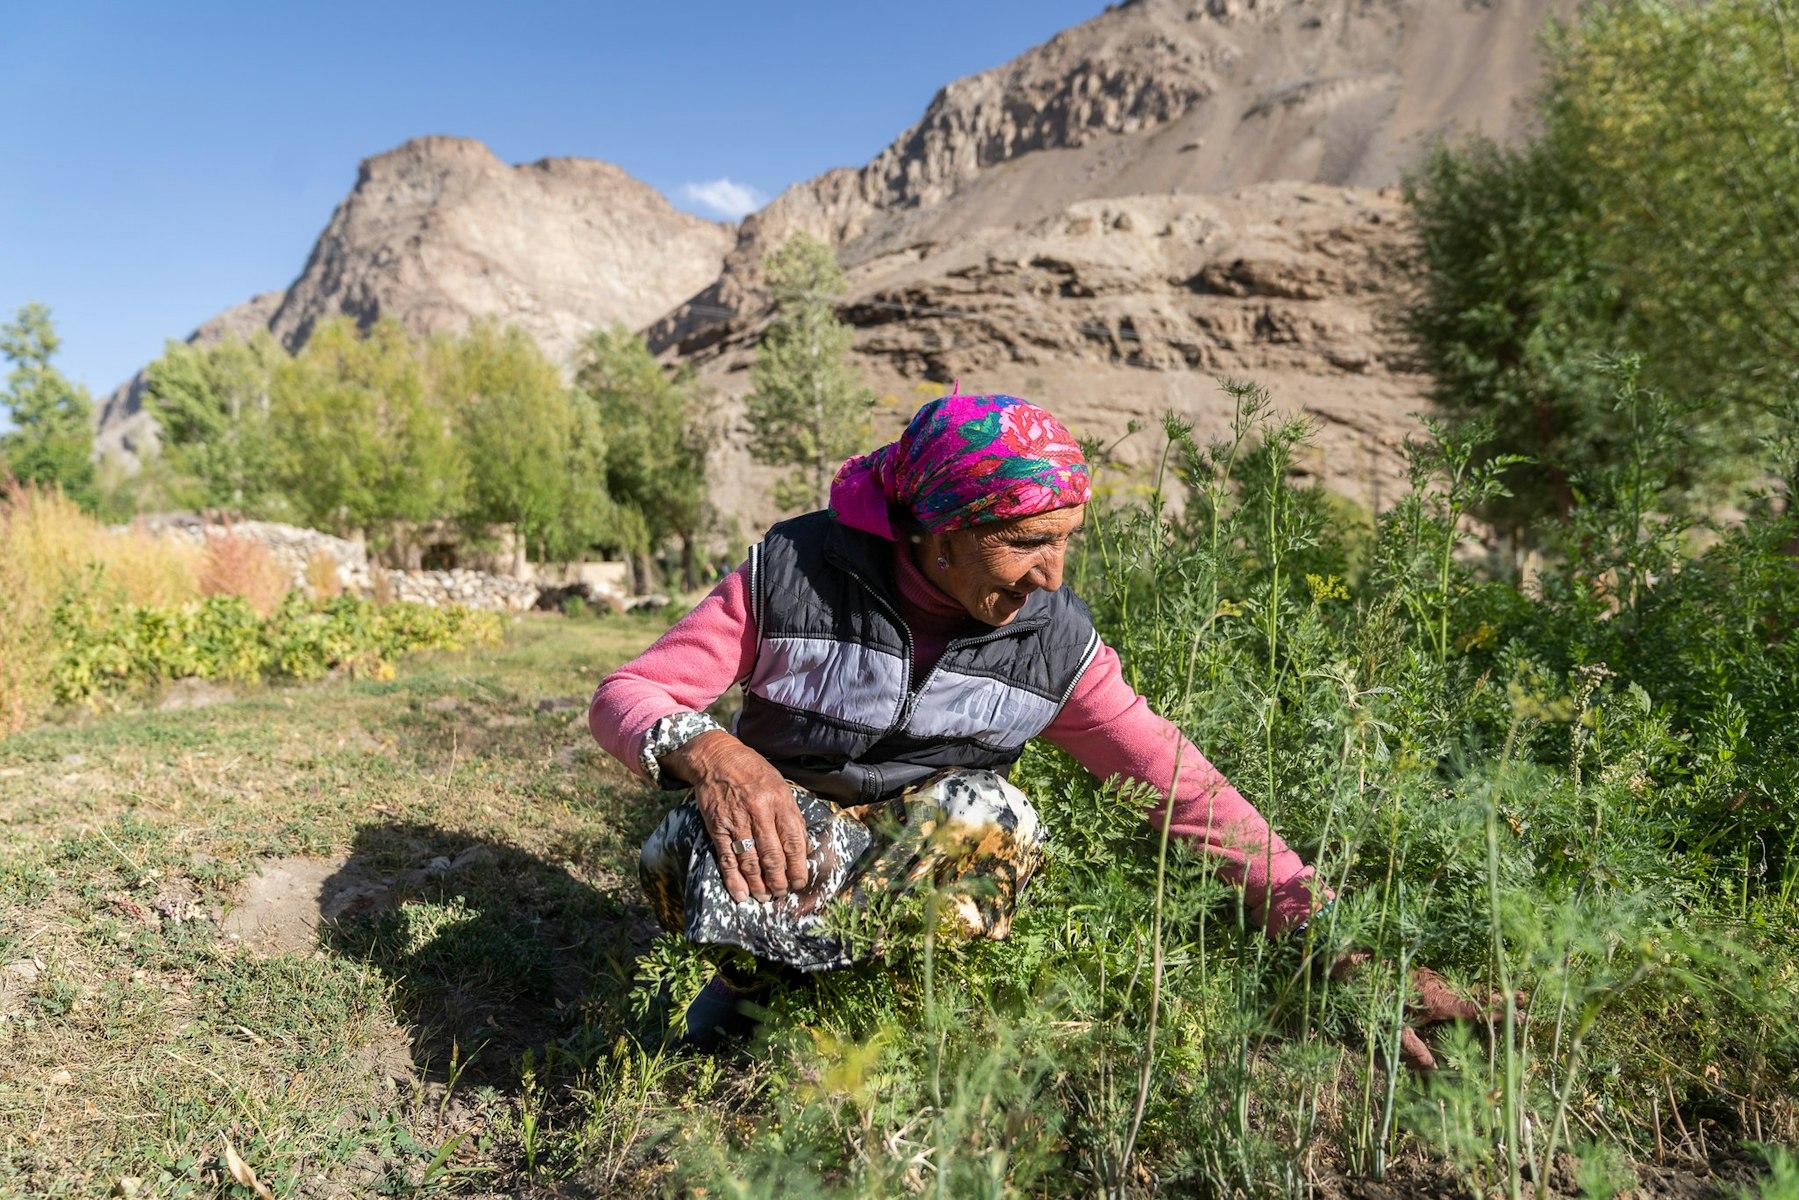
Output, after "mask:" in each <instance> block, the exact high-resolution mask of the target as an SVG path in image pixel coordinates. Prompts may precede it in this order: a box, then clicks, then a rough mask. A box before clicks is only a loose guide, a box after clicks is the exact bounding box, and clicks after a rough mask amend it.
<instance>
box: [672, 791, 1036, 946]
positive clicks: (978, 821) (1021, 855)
mask: <svg viewBox="0 0 1799 1200" xmlns="http://www.w3.org/2000/svg"><path fill="white" fill-rule="evenodd" d="M793 798H794V801H795V803H797V804H798V805H799V808H800V813H801V815H803V816H804V817H805V818H806V837H807V844H808V854H807V859H808V862H809V863H810V866H811V883H810V884H809V885H808V887H807V888H806V890H805V891H804V892H802V893H798V894H794V895H789V896H787V897H785V898H784V899H782V900H769V901H756V900H746V901H744V902H743V903H742V904H739V903H737V902H736V901H734V900H732V899H731V897H730V894H729V893H727V892H726V891H725V885H724V879H723V877H722V876H721V875H720V874H719V869H718V860H717V859H716V857H715V856H714V854H713V851H712V842H711V839H710V838H709V837H707V835H706V826H705V822H704V821H703V819H702V818H701V816H700V812H699V809H698V808H697V807H696V806H695V805H694V804H693V802H692V801H689V802H688V803H686V804H683V805H681V806H680V807H679V808H676V809H674V810H672V811H671V812H670V813H669V814H668V816H667V817H665V818H664V819H663V821H662V824H661V825H660V826H658V827H657V829H656V832H655V833H653V834H651V835H650V838H649V840H648V841H647V842H645V843H644V845H643V853H642V855H641V857H640V859H639V862H638V870H639V872H640V874H641V877H642V880H643V889H644V892H645V894H646V895H648V897H649V900H650V906H651V907H652V908H653V909H654V910H655V913H656V919H657V920H658V921H660V922H661V923H662V924H663V926H664V927H665V928H668V929H672V930H679V931H680V932H682V933H683V934H685V935H686V936H687V938H688V940H689V941H693V942H698V943H701V944H704V945H714V946H735V947H738V948H740V949H743V950H747V951H749V952H750V953H751V954H754V955H755V956H756V957H757V958H758V959H759V960H761V961H762V962H764V963H779V964H782V965H785V966H788V967H793V968H796V969H798V970H801V971H823V970H828V969H830V968H833V967H842V966H847V965H849V964H850V963H852V962H856V961H858V960H859V959H861V958H866V957H868V956H869V955H871V954H873V953H876V952H878V951H879V950H881V949H883V948H884V947H885V945H886V943H887V939H886V938H885V937H884V936H883V935H884V933H885V932H887V931H886V930H885V929H884V925H885V924H886V922H887V918H888V917H889V916H890V915H891V914H892V913H893V912H894V911H895V910H896V907H897V906H898V905H899V904H900V903H902V902H903V901H904V900H905V899H906V898H907V897H918V896H922V895H925V894H927V893H930V892H932V891H935V893H936V895H937V897H938V911H939V913H940V915H941V916H947V918H948V919H949V921H950V922H951V923H953V925H954V926H955V927H958V928H959V929H960V931H961V932H963V933H965V934H966V935H968V936H972V937H988V938H1003V937H1005V936H1006V934H1007V932H1008V931H1009V930H1010V929H1011V927H1012V912H1013V909H1014V908H1015V907H1016V906H1017V903H1018V898H1019V896H1020V894H1021V893H1022V892H1023V891H1024V888H1025V885H1026V884H1027V883H1029V882H1030V879H1031V876H1032V875H1033V874H1034V873H1035V872H1036V870H1037V867H1038V865H1039V863H1041V862H1042V860H1043V848H1044V846H1045V844H1046V843H1047V842H1048V835H1047V834H1046V833H1045V831H1044V829H1043V825H1042V823H1041V822H1040V821H1039V820H1038V819H1037V810H1036V809H1034V808H1032V807H1031V802H1030V801H1029V800H1027V799H1026V798H1025V795H1024V793H1023V792H1021V791H1019V790H1018V789H1017V788H1015V787H1013V786H1012V784H1011V783H1010V782H1008V781H1007V780H1006V779H1005V778H1004V777H1003V776H1001V775H998V774H996V773H994V772H992V771H976V770H967V769H963V768H951V769H949V770H945V771H939V772H938V773H937V774H935V775H933V776H931V777H930V778H929V779H926V780H924V781H923V782H921V783H919V784H917V785H916V786H914V787H912V788H910V789H908V790H907V791H905V792H903V793H901V794H900V795H899V796H897V797H895V798H894V799H892V800H889V801H883V802H881V803H878V804H867V805H857V806H853V807H839V806H837V805H835V804H832V803H831V802H830V801H828V800H825V799H823V798H821V797H819V796H815V795H813V794H812V793H811V792H808V791H806V790H804V789H803V788H800V787H798V786H795V787H794V789H793Z"/></svg>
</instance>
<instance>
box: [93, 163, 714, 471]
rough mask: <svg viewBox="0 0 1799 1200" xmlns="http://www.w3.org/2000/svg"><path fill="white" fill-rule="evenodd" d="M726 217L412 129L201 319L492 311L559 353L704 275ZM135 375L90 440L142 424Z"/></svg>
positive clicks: (218, 325)
mask: <svg viewBox="0 0 1799 1200" xmlns="http://www.w3.org/2000/svg"><path fill="white" fill-rule="evenodd" d="M731 240H732V233H731V230H730V227H728V226H725V225H720V224H717V223H715V222H712V221H706V220H702V219H700V218H699V217H694V216H689V215H687V214H686V213H681V212H677V211H676V210H675V209H674V208H673V207H672V206H671V205H670V204H669V203H668V201H667V200H666V199H665V198H664V197H663V196H662V194H661V193H660V192H658V191H656V190H655V189H654V188H652V187H650V186H649V185H648V184H645V183H642V182H640V181H639V180H636V179H633V178H632V177H631V176H630V175H628V174H626V173H625V172H624V171H622V170H620V169H619V168H618V167H615V166H612V165H611V164H609V163H603V162H598V161H595V160H592V159H582V158H546V159H542V160H540V161H538V162H534V163H527V164H524V165H520V166H510V165H508V164H506V163H504V162H501V161H500V160H499V159H498V158H496V157H495V156H494V154H493V152H492V151H491V150H489V149H488V148H487V147H486V146H484V145H482V144H481V143H480V142H476V141H471V140H469V139H467V138H451V137H424V138H416V139H414V140H412V141H409V142H407V143H406V144H405V145H402V146H400V147H398V148H397V149H394V150H390V151H388V152H387V153H385V154H380V155H377V156H375V157H374V158H370V159H368V160H366V161H365V162H363V164H362V166H361V169H360V170H359V171H358V173H357V178H356V185H355V187H354V188H353V189H352V190H351V191H350V194H349V196H348V197H346V198H345V200H344V201H343V203H341V204H339V205H338V206H337V211H336V212H335V213H333V214H332V217H331V221H330V223H329V224H328V225H327V226H326V227H325V230H324V232H323V233H322V234H320V235H319V239H318V241H317V242H316V243H315V244H314V246H313V248H312V254H311V256H310V257H309V258H308V259H307V261H306V265H305V267H304V268H303V269H302V270H301V272H300V275H299V278H297V279H295V280H294V282H293V283H292V284H291V285H289V286H288V288H287V289H286V290H285V291H280V292H269V293H264V294H262V295H259V296H257V297H255V298H254V299H252V300H249V301H247V302H245V303H244V304H241V305H238V306H237V307H235V308H232V309H228V310H227V311H225V312H224V313H221V314H219V315H218V316H216V317H214V318H212V319H211V320H210V321H208V322H206V324H204V325H202V326H201V327H200V328H199V329H197V330H195V331H194V333H193V334H192V335H191V336H190V338H189V340H190V341H210V340H213V339H216V338H218V337H221V336H223V335H225V334H227V333H235V334H238V335H240V336H242V335H245V334H247V333H249V332H251V331H252V330H254V329H256V328H258V327H261V328H267V329H269V330H271V331H272V332H273V333H274V334H275V336H276V337H277V338H278V339H279V340H280V341H281V342H282V344H284V345H286V346H287V347H289V348H290V349H293V348H297V347H298V346H300V345H301V344H302V343H304V342H305V340H306V337H307V335H308V334H309V333H310V332H311V330H312V327H313V326H314V325H315V324H316V323H317V322H318V321H319V320H321V319H322V318H324V317H327V316H332V315H335V314H340V313H341V314H344V315H347V316H350V317H353V318H355V319H356V320H357V321H358V322H361V323H363V324H368V323H371V322H373V321H374V320H375V319H376V318H377V317H381V316H391V317H394V318H397V319H398V320H399V321H400V322H401V323H402V324H404V325H405V326H406V327H407V328H408V329H410V330H412V331H413V332H415V333H419V334H430V333H437V332H441V331H448V330H456V329H460V328H462V327H464V326H466V325H467V324H468V322H469V321H470V320H472V319H473V318H475V317H481V316H493V317H498V318H499V319H501V320H503V321H507V322H511V323H513V324H517V325H519V326H521V327H523V328H524V329H525V330H526V331H527V332H529V333H530V334H532V335H533V336H534V337H535V338H536V339H537V340H538V342H539V344H540V345H542V347H543V348H544V350H545V351H546V352H547V353H548V354H550V355H551V356H553V357H556V358H558V359H561V358H564V357H566V356H567V355H568V354H569V352H570V351H572V350H573V349H574V346H575V343H576V342H577V340H578V339H579V338H580V337H581V335H582V334H584V333H586V332H587V331H588V330H590V329H592V328H594V327H595V326H597V325H610V324H613V323H621V322H622V323H623V324H625V325H628V326H630V327H632V328H638V327H640V326H642V325H644V324H646V323H648V322H649V321H651V320H653V319H655V318H656V317H657V316H659V315H660V314H662V313H663V312H665V311H667V309H668V308H669V306H670V305H672V304H674V303H675V302H676V301H678V300H680V299H681V298H682V297H684V296H687V295H691V294H692V293H693V292H694V291H695V290H696V289H698V288H700V287H702V286H703V285H705V284H706V283H707V282H708V281H710V280H711V279H713V278H714V277H716V275H717V274H718V271H719V268H720V264H721V260H722V258H723V256H724V253H725V251H726V249H727V248H728V247H729V246H730V244H731ZM142 390H143V380H142V377H141V375H140V377H139V378H137V379H134V380H132V381H131V382H130V383H127V384H126V385H125V386H123V387H122V388H120V389H119V391H117V392H115V393H114V394H113V395H112V396H111V397H109V398H108V400H107V402H106V404H105V405H104V406H103V409H102V412H101V414H100V441H101V446H102V451H103V452H106V451H125V452H132V451H135V450H136V449H138V448H139V447H140V446H141V445H142V444H143V443H144V440H145V438H146V437H147V436H149V430H150V428H151V422H150V418H149V415H148V414H146V413H143V412H142V411H141V401H142Z"/></svg>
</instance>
